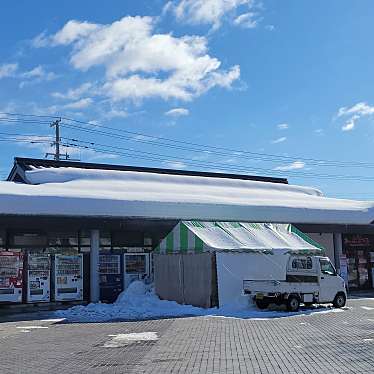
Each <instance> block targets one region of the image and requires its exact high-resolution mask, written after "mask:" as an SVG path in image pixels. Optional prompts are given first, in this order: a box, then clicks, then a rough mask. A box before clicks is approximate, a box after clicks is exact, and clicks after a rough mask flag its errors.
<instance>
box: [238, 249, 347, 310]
mask: <svg viewBox="0 0 374 374" xmlns="http://www.w3.org/2000/svg"><path fill="white" fill-rule="evenodd" d="M268 256H269V255H268ZM285 256H287V257H288V259H287V260H286V261H281V262H278V261H276V258H274V260H273V261H269V262H268V265H269V267H270V268H271V267H274V272H272V271H271V269H267V271H266V273H267V274H278V277H279V274H283V276H280V277H279V278H281V279H263V280H244V281H243V292H244V294H245V295H248V296H250V297H251V298H253V301H254V302H255V303H256V305H257V307H258V308H260V309H265V308H267V307H268V306H269V304H272V303H274V304H278V305H282V304H285V305H286V306H287V310H288V311H290V312H297V311H298V310H299V307H300V304H301V303H303V304H304V305H306V306H308V305H312V304H314V303H318V304H323V303H332V304H333V305H334V307H336V308H342V307H344V306H345V303H346V300H347V292H346V287H345V282H344V280H343V278H341V277H340V276H339V275H338V274H337V272H336V270H335V268H334V266H333V265H332V264H331V262H330V259H329V258H328V257H322V256H313V255H311V256H309V255H292V254H288V255H285ZM283 267H284V269H280V268H283ZM269 270H270V271H269ZM280 270H281V271H280ZM268 278H270V277H268Z"/></svg>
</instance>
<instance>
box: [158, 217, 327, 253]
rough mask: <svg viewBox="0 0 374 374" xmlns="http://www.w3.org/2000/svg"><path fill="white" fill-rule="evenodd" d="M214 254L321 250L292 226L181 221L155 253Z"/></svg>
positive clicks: (318, 251)
mask: <svg viewBox="0 0 374 374" xmlns="http://www.w3.org/2000/svg"><path fill="white" fill-rule="evenodd" d="M215 251H235V252H263V253H274V251H276V252H277V253H278V252H282V253H290V252H292V253H309V254H321V253H323V252H324V249H323V247H321V246H320V245H319V244H318V243H316V242H314V241H313V240H312V239H311V238H309V237H308V236H307V235H305V234H304V233H302V232H301V231H299V230H297V229H296V228H294V227H293V226H292V225H273V224H269V223H246V222H204V221H181V222H179V223H178V225H177V226H176V227H174V229H173V230H172V231H171V232H170V233H169V234H168V235H167V236H166V237H165V238H164V239H163V240H162V241H161V243H160V245H159V246H158V247H157V248H156V249H155V252H156V253H199V252H215Z"/></svg>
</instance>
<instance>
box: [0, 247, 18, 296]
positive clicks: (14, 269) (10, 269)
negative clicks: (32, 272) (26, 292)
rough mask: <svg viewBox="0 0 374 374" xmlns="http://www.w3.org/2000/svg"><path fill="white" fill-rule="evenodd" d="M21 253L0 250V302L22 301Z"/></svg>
mask: <svg viewBox="0 0 374 374" xmlns="http://www.w3.org/2000/svg"><path fill="white" fill-rule="evenodd" d="M22 277H23V255H22V254H21V253H19V252H0V302H12V303H20V302H22V286H23V281H22Z"/></svg>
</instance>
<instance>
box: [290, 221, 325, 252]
mask: <svg viewBox="0 0 374 374" xmlns="http://www.w3.org/2000/svg"><path fill="white" fill-rule="evenodd" d="M290 229H291V230H290V231H291V232H292V233H294V234H296V235H297V236H300V238H302V239H303V240H305V241H306V242H307V243H309V244H311V245H314V246H315V247H317V248H319V249H321V250H322V251H323V252H325V248H324V247H323V246H322V245H321V244H319V243H317V242H316V241H315V240H313V239H312V238H310V237H309V236H308V235H306V234H304V233H303V232H302V231H300V230H299V229H297V228H296V227H295V226H293V225H290Z"/></svg>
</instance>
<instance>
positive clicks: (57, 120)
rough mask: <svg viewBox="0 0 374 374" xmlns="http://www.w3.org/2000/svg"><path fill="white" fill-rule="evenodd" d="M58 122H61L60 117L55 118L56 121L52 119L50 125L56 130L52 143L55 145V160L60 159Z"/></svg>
mask: <svg viewBox="0 0 374 374" xmlns="http://www.w3.org/2000/svg"><path fill="white" fill-rule="evenodd" d="M60 122H61V118H58V119H56V121H54V122H53V123H51V127H54V128H55V130H56V140H55V142H54V143H53V144H54V146H55V154H54V156H55V160H56V161H60V141H61V139H60Z"/></svg>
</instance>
